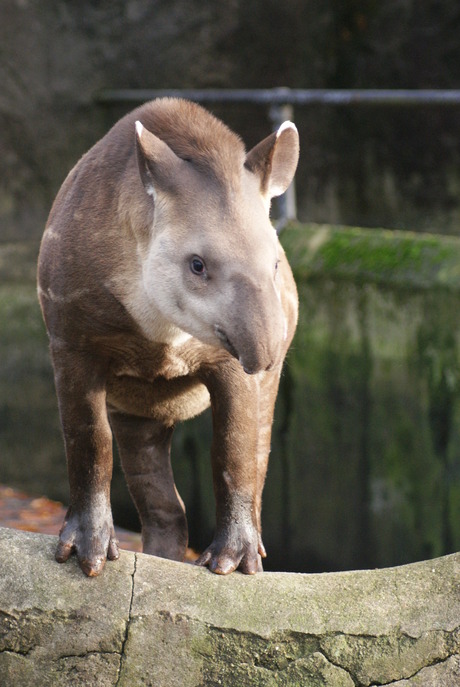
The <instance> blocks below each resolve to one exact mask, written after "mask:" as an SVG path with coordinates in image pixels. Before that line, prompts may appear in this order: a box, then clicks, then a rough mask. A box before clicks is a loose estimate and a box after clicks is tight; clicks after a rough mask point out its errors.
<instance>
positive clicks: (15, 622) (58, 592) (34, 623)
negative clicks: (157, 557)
mask: <svg viewBox="0 0 460 687" xmlns="http://www.w3.org/2000/svg"><path fill="white" fill-rule="evenodd" d="M55 546H56V539H55V538H54V537H46V536H37V535H34V534H28V533H24V532H21V533H19V532H16V531H15V530H8V529H4V528H2V529H1V530H0V685H5V686H6V685H11V686H14V687H15V686H16V685H17V686H18V687H19V686H21V687H29V686H30V687H32V685H33V686H38V685H40V687H42V686H43V687H47V686H48V685H49V686H50V687H51V686H52V687H54V686H55V685H98V686H100V687H105V686H106V685H114V684H115V683H116V680H117V675H118V671H119V668H120V660H121V655H122V649H123V643H124V640H125V635H126V629H127V624H128V618H129V607H130V603H131V596H132V573H133V563H134V561H133V559H132V557H130V556H122V558H121V560H120V561H119V562H118V564H117V565H116V566H109V567H108V568H107V570H106V573H107V575H106V576H105V578H96V579H89V578H84V577H83V576H82V575H81V574H80V572H79V570H78V569H77V567H76V566H75V565H72V564H71V565H69V566H60V565H58V564H57V563H55V561H54V549H55Z"/></svg>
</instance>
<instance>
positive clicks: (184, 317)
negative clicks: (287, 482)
mask: <svg viewBox="0 0 460 687" xmlns="http://www.w3.org/2000/svg"><path fill="white" fill-rule="evenodd" d="M298 155H299V143H298V135H297V130H296V128H295V126H294V125H293V124H292V123H290V122H285V123H284V124H283V125H282V126H281V127H280V128H279V129H278V131H276V132H274V133H272V134H271V135H269V136H268V137H267V138H265V139H264V140H263V141H261V142H260V143H259V144H258V145H256V146H255V147H254V148H253V149H252V150H250V152H248V153H246V151H245V149H244V146H243V143H242V142H241V140H240V138H239V137H238V136H237V135H236V134H234V133H233V132H232V131H230V129H228V128H227V127H226V125H225V124H223V123H222V122H221V121H220V120H218V119H216V118H215V117H214V116H213V115H212V114H210V113H209V112H208V111H207V110H205V109H203V108H202V107H200V106H199V105H196V104H194V103H191V102H188V101H186V100H181V99H169V98H167V99H159V100H155V101H152V102H149V103H146V104H145V105H143V106H141V107H139V108H138V109H137V110H135V111H134V112H132V113H131V114H128V115H127V116H125V117H124V118H123V119H121V120H120V121H119V122H118V123H117V124H115V126H114V127H113V128H112V129H111V130H110V131H109V132H108V133H107V134H106V136H104V138H102V139H101V140H100V141H99V142H98V143H97V144H96V145H95V146H94V147H93V148H91V149H90V150H89V152H88V153H86V155H84V156H83V158H82V159H81V160H80V161H79V162H78V164H77V165H76V166H75V167H74V169H73V170H72V171H71V172H70V174H69V175H68V177H67V179H66V180H65V182H64V184H63V185H62V187H61V189H60V191H59V193H58V196H57V198H56V200H55V202H54V205H53V207H52V210H51V213H50V216H49V219H48V223H47V225H46V230H45V233H44V236H43V240H42V245H41V250H40V257H39V272H38V293H39V298H40V303H41V307H42V311H43V316H44V319H45V323H46V327H47V330H48V334H49V339H50V350H51V358H52V363H53V367H54V376H55V384H56V391H57V396H58V404H59V412H60V418H61V424H62V429H63V435H64V442H65V450H66V457H67V467H68V475H69V484H70V501H69V503H70V505H69V509H68V512H67V515H66V518H65V521H64V524H63V527H62V529H61V532H60V535H59V544H58V548H57V551H56V559H57V560H58V561H59V562H64V561H66V560H67V559H68V558H69V556H70V555H71V554H72V553H73V552H75V553H76V555H77V557H78V561H79V564H80V566H81V568H82V570H83V571H84V572H85V573H86V574H87V575H89V576H94V575H98V574H99V573H100V572H101V571H102V569H103V567H104V564H105V561H106V559H109V560H114V559H116V558H118V555H119V554H118V546H117V541H116V538H115V534H114V528H113V521H112V512H111V506H110V482H111V476H112V433H113V436H114V437H115V439H116V442H117V444H118V449H119V453H120V457H121V462H122V466H123V470H124V474H125V476H126V480H127V484H128V487H129V490H130V493H131V495H132V498H133V500H134V502H135V504H136V507H137V510H138V512H139V516H140V521H141V526H142V542H143V550H144V552H145V553H150V554H154V555H157V556H163V557H166V558H171V559H175V560H183V558H184V555H185V551H186V547H187V542H188V531H187V521H186V517H185V508H184V504H183V502H182V500H181V498H180V496H179V494H178V492H177V490H176V487H175V484H174V478H173V472H172V468H171V461H170V447H171V438H172V433H173V429H174V426H175V425H176V424H177V423H178V422H180V421H182V420H186V419H188V418H192V417H194V416H195V415H197V414H199V413H201V412H202V411H203V410H205V409H206V408H207V407H208V406H209V405H211V408H212V422H213V439H212V446H211V461H212V473H213V484H214V493H215V499H216V529H215V535H214V539H213V541H212V542H211V544H210V545H209V547H208V548H207V549H206V550H205V551H204V552H203V553H202V555H201V556H200V558H199V559H198V561H197V563H198V564H200V565H203V566H208V567H209V568H210V569H211V570H212V571H213V572H216V573H220V574H226V573H230V572H232V571H233V570H236V569H238V570H240V571H241V572H243V573H248V574H252V573H255V572H257V571H260V570H262V561H261V559H262V558H263V557H265V555H266V554H265V549H264V546H263V543H262V532H261V501H262V489H263V485H264V481H265V474H266V470H267V463H268V455H269V452H270V437H271V426H272V420H273V411H274V405H275V400H276V395H277V391H278V384H279V378H280V373H281V368H282V364H283V360H284V357H285V355H286V352H287V349H288V347H289V344H290V342H291V340H292V337H293V335H294V330H295V327H296V322H297V308H298V301H297V291H296V287H295V283H294V280H293V277H292V273H291V270H290V268H289V265H288V263H287V260H286V257H285V254H284V252H283V250H282V248H281V245H280V243H279V241H278V238H277V235H276V232H275V230H274V228H273V226H272V224H271V222H270V219H269V209H270V200H271V198H272V197H274V196H277V195H280V194H281V193H283V192H284V191H285V190H286V188H287V187H288V186H289V184H290V182H291V180H292V178H293V176H294V172H295V169H296V166H297V160H298Z"/></svg>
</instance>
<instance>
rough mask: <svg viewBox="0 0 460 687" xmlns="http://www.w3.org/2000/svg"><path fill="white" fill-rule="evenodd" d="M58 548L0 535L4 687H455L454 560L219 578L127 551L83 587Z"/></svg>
mask: <svg viewBox="0 0 460 687" xmlns="http://www.w3.org/2000/svg"><path fill="white" fill-rule="evenodd" d="M55 543H56V539H55V538H54V537H47V536H44V535H32V534H25V533H23V532H17V531H13V530H5V529H1V530H0V561H1V562H0V684H2V685H3V684H5V685H14V686H16V685H21V687H28V686H29V685H30V686H32V685H34V686H35V685H45V686H46V685H53V686H54V685H69V686H70V685H80V684H81V685H86V684H88V685H89V684H90V685H92V687H99V686H103V687H105V686H106V685H114V686H117V687H134V686H136V685H152V686H155V687H163V686H164V687H176V686H177V687H207V686H211V685H212V686H214V685H225V686H229V687H231V686H233V685H235V686H238V687H240V686H241V685H244V686H245V687H246V686H248V687H252V686H253V687H261V686H263V687H275V686H278V685H281V686H282V687H289V686H291V685H292V686H294V685H302V687H353V686H354V687H371V686H372V685H377V684H379V685H381V684H390V683H391V684H397V685H400V686H401V687H422V686H423V687H434V686H438V685H439V686H441V685H442V687H456V685H458V676H459V665H460V664H459V660H460V642H459V638H460V631H459V628H460V554H455V555H451V556H447V557H444V558H440V559H437V560H433V561H425V562H422V563H417V564H413V565H409V566H404V567H401V568H392V569H382V570H369V571H358V572H346V573H329V574H323V575H300V574H291V573H264V574H260V575H256V576H254V577H247V576H243V575H240V574H237V573H236V574H233V575H231V576H229V577H219V576H216V575H213V574H211V573H210V572H208V571H207V570H205V569H201V568H196V567H193V566H190V565H186V564H181V563H174V562H172V561H166V560H162V559H158V558H154V557H151V556H145V555H142V554H130V553H126V552H124V553H122V556H121V559H120V561H118V562H116V563H108V564H107V566H106V568H105V570H104V572H103V574H102V576H101V577H99V578H96V579H88V578H85V577H84V576H83V574H82V573H81V572H80V570H79V569H78V568H77V565H76V563H75V561H70V562H69V563H67V564H66V565H62V566H60V565H58V564H57V563H55V562H54V560H53V550H54V546H55Z"/></svg>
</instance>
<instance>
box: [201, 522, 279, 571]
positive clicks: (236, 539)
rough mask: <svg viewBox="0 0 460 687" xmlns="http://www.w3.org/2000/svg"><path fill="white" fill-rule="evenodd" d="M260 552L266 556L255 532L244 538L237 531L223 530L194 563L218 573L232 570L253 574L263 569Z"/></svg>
mask: <svg viewBox="0 0 460 687" xmlns="http://www.w3.org/2000/svg"><path fill="white" fill-rule="evenodd" d="M260 549H262V550H260ZM261 554H262V556H264V557H265V556H266V553H265V549H264V548H263V545H262V546H261V547H260V546H259V541H258V535H257V533H254V536H251V537H250V538H246V537H244V536H243V535H241V533H239V532H229V531H225V532H222V533H221V534H216V537H215V539H214V541H213V542H212V544H211V545H210V546H208V548H207V549H206V550H205V551H204V552H203V553H202V554H201V556H200V557H199V558H198V560H197V561H196V565H202V566H207V567H208V568H209V569H210V570H211V571H212V572H214V573H217V574H218V575H228V574H229V573H231V572H233V571H234V570H239V571H240V572H242V573H245V574H246V575H254V574H255V573H257V572H262V571H263V567H262V557H261Z"/></svg>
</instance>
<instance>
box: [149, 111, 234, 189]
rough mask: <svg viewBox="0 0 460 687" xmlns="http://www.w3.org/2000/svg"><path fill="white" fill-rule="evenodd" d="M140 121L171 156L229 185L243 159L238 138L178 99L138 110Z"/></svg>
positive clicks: (219, 123) (212, 117) (209, 115)
mask: <svg viewBox="0 0 460 687" xmlns="http://www.w3.org/2000/svg"><path fill="white" fill-rule="evenodd" d="M139 119H140V121H141V122H142V124H143V125H144V126H145V127H146V128H147V129H148V130H149V131H151V132H152V133H153V134H155V135H156V136H158V138H161V140H163V141H165V143H167V144H168V145H169V147H170V148H171V149H172V150H173V151H174V153H175V154H176V155H177V156H178V157H180V158H182V159H184V160H191V161H192V162H193V163H194V164H195V166H196V167H197V168H198V169H201V170H202V171H203V172H204V173H208V174H209V173H211V174H212V175H213V176H215V178H216V179H217V180H221V181H224V180H225V181H227V183H228V182H230V183H232V180H233V179H235V180H236V178H239V176H240V171H241V169H242V167H243V164H244V160H245V149H244V145H243V142H242V141H241V139H240V137H239V136H238V135H237V134H235V133H234V132H233V131H231V130H230V129H229V128H228V127H227V126H226V125H225V124H224V123H223V122H221V121H220V120H219V119H217V118H216V117H214V115H212V114H211V113H210V112H208V111H207V110H205V109H204V108H203V107H201V106H200V105H197V104H196V103H192V102H190V101H188V100H181V99H178V98H161V99H159V100H154V101H152V102H150V103H147V104H146V105H144V106H143V107H142V108H141V109H140V110H139Z"/></svg>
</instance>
